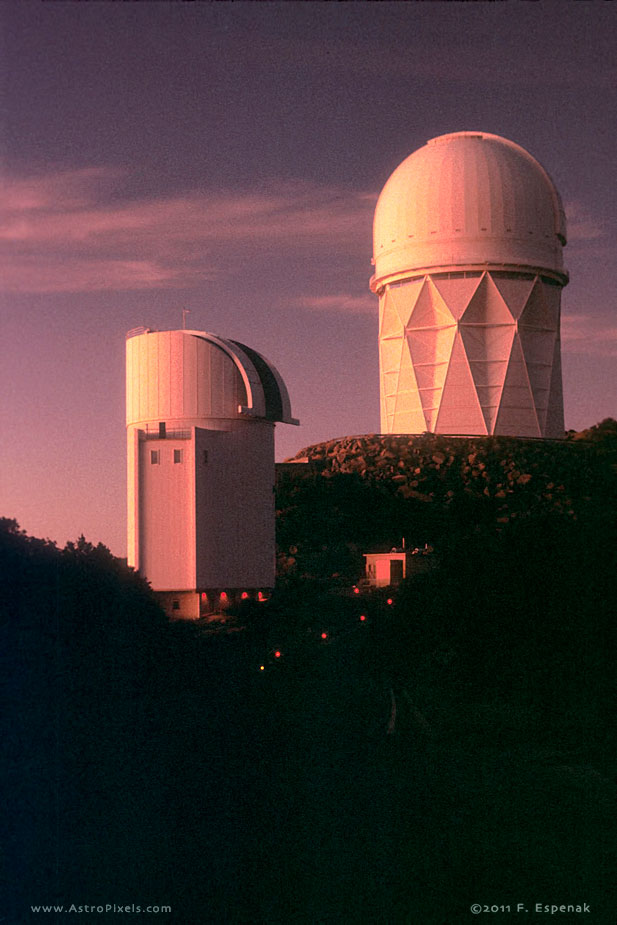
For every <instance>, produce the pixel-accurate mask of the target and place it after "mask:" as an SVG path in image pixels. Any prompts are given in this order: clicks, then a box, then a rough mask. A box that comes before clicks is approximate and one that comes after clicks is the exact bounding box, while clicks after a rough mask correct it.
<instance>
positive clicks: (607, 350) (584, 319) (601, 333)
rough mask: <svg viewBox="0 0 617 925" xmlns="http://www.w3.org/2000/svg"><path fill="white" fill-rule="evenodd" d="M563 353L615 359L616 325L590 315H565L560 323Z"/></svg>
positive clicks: (616, 350) (616, 344) (616, 348)
mask: <svg viewBox="0 0 617 925" xmlns="http://www.w3.org/2000/svg"><path fill="white" fill-rule="evenodd" d="M561 338H562V341H563V345H564V352H566V353H577V354H585V355H586V356H604V357H613V356H616V357H617V325H611V324H606V323H603V322H602V321H601V320H599V319H597V318H594V317H593V316H592V315H571V316H570V315H566V316H564V317H563V318H562V321H561Z"/></svg>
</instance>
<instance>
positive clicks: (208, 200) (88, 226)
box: [0, 168, 376, 292]
mask: <svg viewBox="0 0 617 925" xmlns="http://www.w3.org/2000/svg"><path fill="white" fill-rule="evenodd" d="M121 180H122V175H121V174H120V173H119V172H118V171H116V170H107V169H106V168H96V169H94V168H93V169H87V170H75V171H67V172H64V173H54V174H50V175H48V176H46V177H33V178H14V179H11V178H9V179H8V181H7V182H6V183H5V186H4V190H3V194H2V199H3V209H2V211H3V219H2V222H1V223H0V244H1V245H2V255H1V258H0V259H1V264H0V273H1V276H2V283H3V286H4V288H6V289H8V290H9V291H21V292H53V291H88V290H100V289H151V288H156V287H170V286H177V287H190V286H194V285H196V284H197V283H199V281H200V280H203V279H207V278H212V276H213V275H215V274H216V273H217V272H221V271H222V270H223V268H225V267H229V265H230V263H231V264H233V263H234V262H237V263H239V262H241V261H242V260H246V259H247V257H248V258H251V257H259V256H263V257H267V256H268V255H269V254H270V253H271V251H272V248H273V247H275V248H276V249H277V252H279V253H281V254H284V253H298V252H300V253H307V252H310V253H320V252H327V251H328V250H329V249H331V248H336V249H337V250H338V252H339V253H340V252H353V251H354V250H356V249H357V248H362V249H366V251H367V253H368V249H369V247H370V237H369V236H370V226H371V215H372V210H373V207H374V203H375V199H376V196H374V195H372V194H368V193H354V192H350V191H347V190H341V189H337V188H333V187H326V186H319V185H316V184H310V183H283V184H274V183H273V184H272V185H271V186H270V187H269V188H261V189H259V190H258V191H256V192H237V191H222V192H221V191H216V192H203V191H200V190H194V191H188V192H185V193H183V194H181V195H176V196H167V197H159V198H154V197H151V198H144V199H131V200H128V199H126V198H125V199H122V198H121V196H119V194H118V191H117V190H116V189H114V186H117V185H119V182H120V181H121ZM112 194H113V195H112Z"/></svg>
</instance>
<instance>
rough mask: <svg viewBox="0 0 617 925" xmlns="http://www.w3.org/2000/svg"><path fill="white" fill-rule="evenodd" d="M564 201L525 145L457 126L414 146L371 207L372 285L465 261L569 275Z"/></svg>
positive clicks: (455, 266) (461, 264) (463, 264)
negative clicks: (564, 250)
mask: <svg viewBox="0 0 617 925" xmlns="http://www.w3.org/2000/svg"><path fill="white" fill-rule="evenodd" d="M565 243H566V227H565V217H564V212H563V206H562V204H561V200H560V197H559V193H558V192H557V190H556V188H555V186H554V184H553V182H552V180H551V178H550V177H549V175H548V173H547V172H546V171H545V170H544V168H543V167H542V166H541V164H539V163H538V161H536V160H535V158H533V157H532V156H531V155H530V154H529V153H528V152H527V151H525V149H524V148H521V147H520V145H517V144H515V143H514V142H512V141H508V140H507V139H506V138H501V137H500V136H499V135H489V134H486V133H484V132H455V133H453V134H449V135H440V136H439V137H438V138H433V139H431V140H430V141H428V142H427V143H426V145H424V147H423V148H419V149H418V150H417V151H414V153H413V154H411V155H410V156H409V157H408V158H406V159H405V160H404V161H403V163H402V164H400V166H399V167H397V169H396V170H395V171H394V173H393V174H392V175H391V177H390V179H389V180H388V181H387V183H386V185H385V186H384V188H383V190H382V193H381V195H380V197H379V200H378V203H377V208H376V211H375V223H374V263H375V276H374V277H373V281H372V288H373V289H378V288H379V287H380V286H381V285H383V282H384V281H385V280H389V279H391V278H392V277H393V276H399V275H401V274H405V275H407V272H408V271H410V270H411V271H418V270H426V271H427V272H435V270H437V269H438V268H447V269H448V270H450V271H452V270H454V269H458V268H464V267H469V266H470V265H474V266H478V265H487V264H488V265H491V266H504V267H511V266H516V267H518V268H520V267H521V266H527V267H532V268H535V269H541V270H545V271H549V272H551V271H552V272H553V273H556V274H558V275H559V276H561V277H562V280H561V281H562V282H565V281H566V280H567V277H566V275H565V273H564V269H563V257H562V245H563V244H565Z"/></svg>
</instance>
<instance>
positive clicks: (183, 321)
mask: <svg viewBox="0 0 617 925" xmlns="http://www.w3.org/2000/svg"><path fill="white" fill-rule="evenodd" d="M190 314H191V309H190V308H183V309H182V330H183V331H186V316H187V315H190Z"/></svg>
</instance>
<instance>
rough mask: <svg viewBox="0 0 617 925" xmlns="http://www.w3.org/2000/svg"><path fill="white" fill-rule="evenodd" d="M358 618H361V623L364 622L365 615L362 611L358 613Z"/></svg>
mask: <svg viewBox="0 0 617 925" xmlns="http://www.w3.org/2000/svg"><path fill="white" fill-rule="evenodd" d="M360 620H361V621H362V622H363V623H364V621H365V620H366V617H365V616H364V614H363V613H361V614H360Z"/></svg>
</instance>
